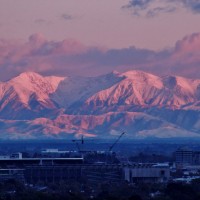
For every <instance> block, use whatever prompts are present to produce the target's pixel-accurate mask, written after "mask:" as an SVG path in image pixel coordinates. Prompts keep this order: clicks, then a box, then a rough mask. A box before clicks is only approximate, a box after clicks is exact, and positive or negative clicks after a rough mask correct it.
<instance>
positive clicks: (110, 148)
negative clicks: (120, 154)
mask: <svg viewBox="0 0 200 200" xmlns="http://www.w3.org/2000/svg"><path fill="white" fill-rule="evenodd" d="M124 134H125V132H122V133H121V134H120V136H119V137H118V138H117V139H116V141H115V142H114V143H113V144H112V145H111V146H110V147H109V152H111V151H112V149H113V148H114V146H115V145H116V144H117V143H118V141H119V140H120V138H121V137H122V136H123V135H124Z"/></svg>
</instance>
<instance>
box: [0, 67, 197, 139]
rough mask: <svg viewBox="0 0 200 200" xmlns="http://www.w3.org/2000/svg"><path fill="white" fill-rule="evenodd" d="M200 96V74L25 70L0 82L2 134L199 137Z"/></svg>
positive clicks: (7, 135)
mask: <svg viewBox="0 0 200 200" xmlns="http://www.w3.org/2000/svg"><path fill="white" fill-rule="evenodd" d="M199 102H200V80H192V79H186V78H183V77H178V76H164V77H158V76H155V75H152V74H149V73H146V72H142V71H135V70H134V71H128V72H125V73H119V72H112V73H110V74H106V75H102V76H97V77H76V76H67V77H56V76H49V77H43V76H41V75H39V74H37V73H34V72H25V73H22V74H20V75H19V76H17V77H15V78H13V79H11V80H9V81H7V82H1V83H0V131H1V134H0V138H49V137H56V138H62V137H74V136H76V137H79V136H80V134H84V135H86V136H89V137H103V138H106V137H110V136H112V135H113V134H116V133H118V132H119V130H121V129H123V130H126V131H127V132H128V137H130V138H134V137H136V138H145V137H158V138H164V137H166V138H168V137H186V136H187V137H198V136H199V135H198V134H199V132H200V120H199V119H200V112H199V111H200V103H199Z"/></svg>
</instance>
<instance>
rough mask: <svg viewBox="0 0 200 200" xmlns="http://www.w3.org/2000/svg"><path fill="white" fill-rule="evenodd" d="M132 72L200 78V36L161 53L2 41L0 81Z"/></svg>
mask: <svg viewBox="0 0 200 200" xmlns="http://www.w3.org/2000/svg"><path fill="white" fill-rule="evenodd" d="M132 69H140V70H144V71H147V72H151V73H154V74H159V75H166V74H176V75H180V76H186V77H191V78H200V33H194V34H191V35H188V36H186V37H184V38H183V39H181V40H179V41H177V42H176V44H175V46H174V47H172V48H171V49H165V50H161V51H153V50H148V49H140V48H137V47H134V46H131V47H128V48H122V49H105V48H104V49H102V48H100V47H92V46H86V45H84V44H82V43H81V42H79V41H77V40H75V39H65V40H62V41H49V40H47V39H46V38H45V37H44V36H43V35H42V34H39V33H37V34H33V35H31V36H30V37H29V39H28V41H27V42H24V43H22V42H21V41H11V40H3V39H1V40H0V80H7V79H9V78H11V77H13V76H16V75H17V74H19V73H21V72H23V71H35V72H38V73H41V74H43V75H61V76H66V75H69V74H74V75H86V76H94V75H100V74H104V73H109V72H110V71H113V70H118V71H126V70H132Z"/></svg>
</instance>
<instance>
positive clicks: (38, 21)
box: [34, 18, 47, 24]
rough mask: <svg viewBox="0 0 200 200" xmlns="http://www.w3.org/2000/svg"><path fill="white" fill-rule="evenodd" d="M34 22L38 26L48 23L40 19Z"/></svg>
mask: <svg viewBox="0 0 200 200" xmlns="http://www.w3.org/2000/svg"><path fill="white" fill-rule="evenodd" d="M34 22H35V23H36V24H44V23H46V22H47V21H46V20H45V19H41V18H39V19H36V20H35V21H34Z"/></svg>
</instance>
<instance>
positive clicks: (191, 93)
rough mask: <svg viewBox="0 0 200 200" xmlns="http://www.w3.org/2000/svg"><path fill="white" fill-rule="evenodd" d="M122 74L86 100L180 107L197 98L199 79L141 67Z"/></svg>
mask: <svg viewBox="0 0 200 200" xmlns="http://www.w3.org/2000/svg"><path fill="white" fill-rule="evenodd" d="M121 75H122V76H124V77H125V78H124V79H123V80H122V81H120V82H119V83H116V84H115V85H113V86H112V87H110V88H108V89H105V90H102V91H100V92H98V93H96V94H94V95H93V96H92V97H90V98H88V99H87V101H86V104H87V105H91V106H92V107H93V109H96V108H98V107H108V106H112V105H127V106H128V105H132V106H141V107H146V108H147V107H152V106H157V107H170V108H180V107H181V106H184V105H187V104H189V103H193V102H195V101H196V100H197V98H198V97H197V89H198V86H199V85H200V80H191V79H185V78H182V77H176V76H166V77H157V76H154V75H152V74H148V73H145V72H141V71H130V72H126V73H123V74H121Z"/></svg>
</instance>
